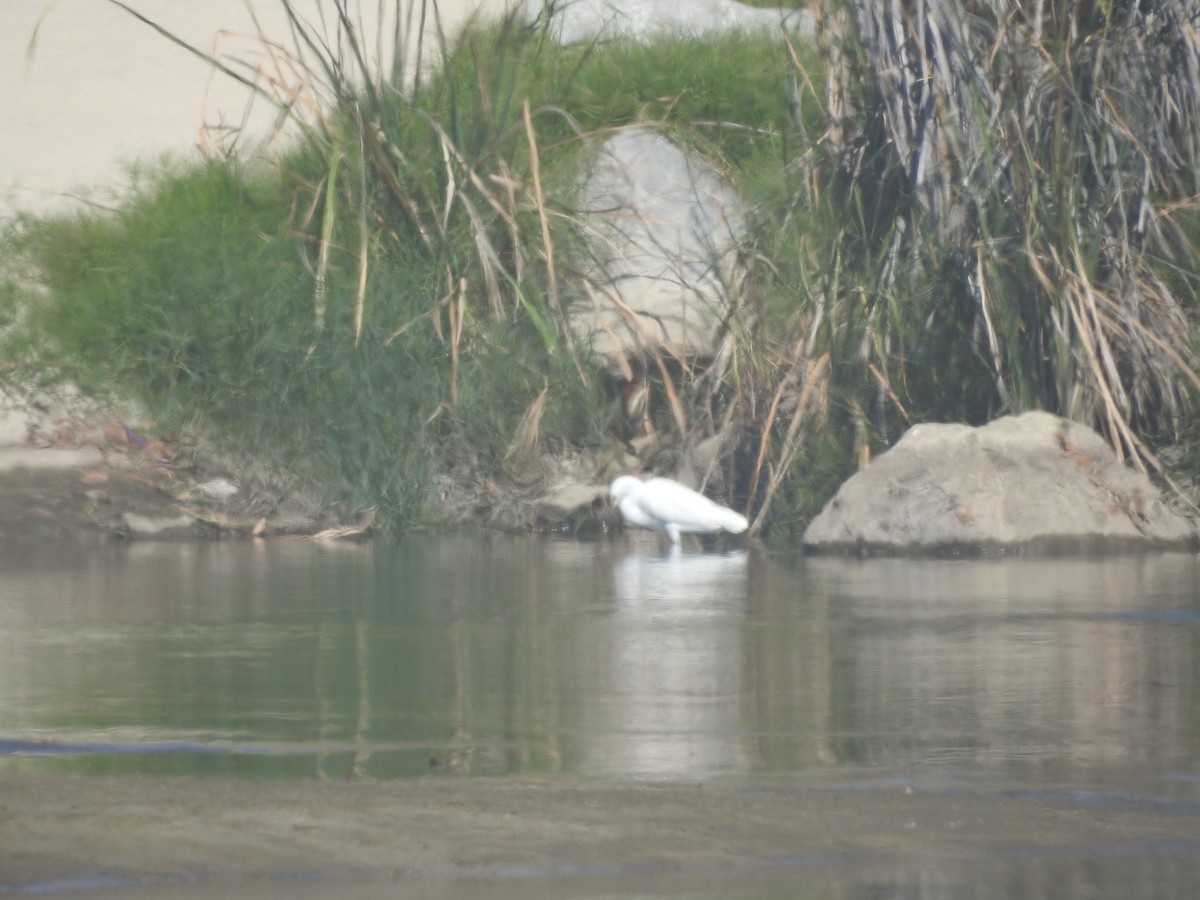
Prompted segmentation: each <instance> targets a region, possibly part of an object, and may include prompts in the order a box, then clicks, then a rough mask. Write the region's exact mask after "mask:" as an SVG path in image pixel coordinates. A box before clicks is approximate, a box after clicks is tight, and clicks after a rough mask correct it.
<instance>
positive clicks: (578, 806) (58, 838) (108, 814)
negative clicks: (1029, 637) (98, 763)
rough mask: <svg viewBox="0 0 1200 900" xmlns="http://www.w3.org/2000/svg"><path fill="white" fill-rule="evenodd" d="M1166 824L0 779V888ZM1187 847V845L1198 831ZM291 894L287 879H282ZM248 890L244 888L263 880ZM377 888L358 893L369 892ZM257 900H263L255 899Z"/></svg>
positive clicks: (950, 856) (303, 787) (938, 800)
mask: <svg viewBox="0 0 1200 900" xmlns="http://www.w3.org/2000/svg"><path fill="white" fill-rule="evenodd" d="M1179 827H1180V823H1179V820H1178V819H1177V818H1175V817H1172V816H1170V815H1166V816H1164V815H1161V814H1155V813H1152V812H1149V811H1146V810H1144V809H1136V808H1122V807H1121V806H1119V805H1113V806H1104V805H1099V806H1097V805H1087V804H1076V803H1074V802H1073V801H1072V800H1071V799H1070V798H1069V797H1067V796H1066V795H1056V794H1054V793H1047V794H1045V795H1037V794H1034V793H1033V792H1024V793H1023V794H1022V795H1013V794H1010V793H1006V792H1004V791H1001V790H996V791H994V792H989V791H987V790H980V789H978V788H976V789H973V790H970V791H966V790H963V791H959V792H954V791H951V790H944V791H942V790H931V789H925V788H921V787H919V786H918V787H916V788H908V787H905V786H904V785H898V784H894V783H887V784H880V785H877V786H870V783H868V784H867V785H866V786H864V785H863V784H862V783H861V782H860V783H858V784H857V785H856V786H855V787H854V789H852V790H846V789H844V785H838V784H813V783H805V782H804V781H794V782H787V783H773V784H769V785H756V786H755V787H753V788H749V787H740V788H739V787H735V786H711V785H706V786H701V785H694V784H636V783H635V784H628V783H598V782H573V781H557V780H540V779H508V780H493V779H460V778H454V777H430V778H427V779H422V780H418V781H397V782H388V783H375V784H367V783H329V782H295V781H287V782H283V781H279V782H247V781H230V780H224V779H173V778H86V777H39V776H21V775H0V891H2V890H4V889H6V888H7V889H13V888H18V889H29V888H30V886H31V885H55V884H56V885H60V886H66V885H68V884H69V883H71V882H72V881H76V880H78V882H79V883H81V884H82V883H87V882H88V881H89V880H92V881H98V880H100V879H110V880H112V881H114V882H115V883H118V884H119V883H127V882H134V881H139V882H141V881H146V882H149V883H153V884H158V885H159V886H162V885H166V884H178V883H189V884H193V885H199V886H200V887H201V888H203V889H205V890H211V891H213V892H214V894H215V893H216V892H217V889H221V888H223V889H226V890H227V889H229V888H230V886H232V885H237V884H239V883H242V882H244V881H246V880H247V879H266V880H267V881H268V882H278V881H279V880H280V879H284V878H299V877H304V878H310V877H311V878H319V879H321V880H323V881H325V882H326V884H327V883H328V879H337V880H344V881H346V882H348V883H349V882H351V881H353V882H355V883H359V884H366V885H370V884H376V885H387V886H388V889H387V893H386V895H387V896H390V897H395V896H408V894H398V893H397V890H398V888H403V887H404V886H405V885H408V886H417V887H420V886H422V885H423V886H424V887H425V889H426V893H425V895H428V892H427V889H428V886H429V885H430V884H431V883H444V882H446V881H447V880H450V879H455V878H467V877H469V878H482V879H501V880H506V881H512V880H522V879H524V880H528V879H529V878H533V877H545V876H555V875H558V876H567V875H569V876H572V877H578V876H580V875H590V876H602V875H624V876H627V877H628V876H631V875H634V874H639V873H640V874H654V873H672V872H673V873H680V874H688V873H691V874H693V875H699V876H702V877H703V878H704V880H705V883H706V884H709V885H710V886H711V885H713V884H714V883H715V882H714V881H713V879H714V878H717V879H719V878H720V877H722V873H726V874H728V873H730V872H733V873H738V872H740V873H741V875H740V877H741V878H742V879H743V880H744V879H745V878H746V877H749V875H750V873H752V872H753V871H755V870H756V869H759V868H776V869H778V868H783V869H786V868H788V867H789V866H790V867H793V868H794V867H796V866H799V865H801V864H803V866H804V871H805V873H806V875H805V877H806V878H817V877H821V873H822V872H824V871H826V870H841V871H842V872H843V874H845V872H846V870H847V868H850V869H854V870H856V871H859V870H861V871H866V870H868V869H873V868H884V869H887V870H889V871H892V872H896V871H898V870H904V869H907V868H912V867H917V866H929V865H930V864H931V863H933V862H935V861H939V862H938V863H937V864H938V865H943V866H944V865H945V864H946V861H947V860H957V861H962V862H964V863H970V862H972V861H974V862H976V863H978V862H980V861H986V860H1003V859H1015V858H1018V857H1020V856H1022V855H1026V854H1029V853H1034V852H1036V853H1037V854H1040V855H1042V856H1046V855H1051V856H1058V855H1062V856H1071V855H1093V854H1094V855H1102V854H1109V853H1114V852H1121V848H1122V847H1123V846H1125V845H1129V846H1133V845H1134V844H1136V845H1138V846H1140V847H1146V846H1148V845H1154V844H1160V843H1161V844H1162V845H1164V846H1167V845H1171V846H1176V847H1179V848H1181V849H1179V850H1178V851H1177V852H1180V853H1184V852H1191V853H1194V852H1195V849H1196V848H1195V847H1192V848H1191V849H1190V850H1188V849H1187V848H1183V846H1182V845H1183V843H1187V841H1182V842H1181V835H1180V832H1179ZM1192 843H1195V842H1194V841H1192ZM283 886H284V887H286V888H287V889H288V890H293V889H294V888H295V885H294V884H285V885H283ZM256 891H257V888H256ZM365 895H366V896H370V895H371V894H369V893H368V894H365ZM256 896H260V894H259V893H257V892H256Z"/></svg>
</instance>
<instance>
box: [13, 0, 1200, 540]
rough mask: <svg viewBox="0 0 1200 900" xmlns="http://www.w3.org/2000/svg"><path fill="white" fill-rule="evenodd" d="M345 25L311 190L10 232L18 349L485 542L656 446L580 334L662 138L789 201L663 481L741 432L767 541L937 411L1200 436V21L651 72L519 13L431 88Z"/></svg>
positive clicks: (756, 253) (846, 50)
mask: <svg viewBox="0 0 1200 900" xmlns="http://www.w3.org/2000/svg"><path fill="white" fill-rule="evenodd" d="M281 2H283V3H284V5H285V7H287V8H288V9H289V10H291V6H290V4H289V3H288V0H281ZM117 5H121V4H117ZM336 6H337V9H338V10H339V14H340V15H339V18H338V20H337V21H336V22H335V23H334V24H333V26H332V28H333V32H332V36H330V35H329V34H326V33H325V32H318V31H316V30H315V29H314V28H313V27H312V26H311V25H308V24H306V23H305V22H304V21H303V19H301V18H300V17H299V16H298V15H295V14H294V11H293V27H294V33H293V41H294V45H295V46H294V48H293V49H292V50H291V51H289V56H288V59H289V66H290V71H294V72H297V73H299V75H300V77H301V82H302V84H301V85H300V87H297V86H292V87H291V88H289V89H288V90H282V89H280V90H276V91H275V92H274V93H270V92H267V93H268V95H269V99H270V100H271V102H274V103H276V104H277V105H278V106H279V107H280V109H281V110H282V111H283V112H285V113H286V114H288V115H291V116H293V117H294V119H295V123H294V126H293V127H294V131H295V135H296V136H295V138H294V140H293V145H292V148H291V149H290V150H288V151H287V152H286V153H284V154H282V155H281V156H280V157H279V158H278V159H277V160H275V161H274V162H273V163H272V164H269V165H268V164H266V163H264V162H263V161H262V160H261V159H258V158H257V157H253V156H252V155H251V154H245V157H244V158H243V155H242V154H241V153H240V152H238V151H233V152H231V153H230V154H229V155H227V156H223V157H221V158H219V159H210V160H206V161H203V162H200V163H178V162H176V163H166V164H163V165H162V166H161V167H158V168H154V169H152V170H151V171H150V174H148V175H144V176H142V177H141V178H140V179H139V180H138V182H137V184H136V187H135V189H134V190H133V192H132V193H131V194H130V196H129V197H128V198H127V200H126V201H125V202H123V203H122V205H121V207H120V208H119V209H117V210H115V211H112V212H104V213H97V212H84V213H78V214H61V215H53V216H45V217H37V218H34V217H25V218H22V219H20V220H19V221H18V222H17V223H16V224H15V225H14V226H13V227H12V228H11V229H9V232H8V233H7V235H6V236H5V242H6V244H7V247H8V249H9V250H10V251H11V252H10V260H12V263H11V264H10V276H11V277H10V278H9V280H8V284H7V286H6V287H5V301H6V302H5V306H6V309H9V308H11V311H10V312H8V314H9V315H11V317H12V318H13V319H14V320H17V321H19V322H20V325H21V327H20V328H18V329H16V331H15V332H13V333H11V334H10V335H9V338H8V341H9V348H8V352H9V353H10V355H12V354H22V355H23V356H24V357H25V358H29V359H36V360H37V362H36V363H32V364H31V365H32V366H33V367H34V368H36V369H37V370H38V371H40V372H42V373H46V372H49V371H51V370H52V371H54V372H55V373H57V374H59V375H63V376H65V377H69V378H71V379H74V380H75V381H77V382H78V383H80V384H81V385H83V386H84V387H92V388H96V389H100V388H106V389H113V388H115V389H117V390H119V391H123V392H127V393H129V394H131V395H134V396H136V397H138V398H140V399H141V400H143V401H144V402H145V403H146V404H147V405H148V406H149V408H150V409H151V410H152V411H153V413H154V415H155V416H157V417H158V419H159V421H160V422H161V423H162V424H163V425H164V426H166V427H169V428H173V429H176V430H178V431H181V432H188V431H193V432H195V433H203V434H206V435H208V436H210V437H213V438H215V439H217V440H219V441H223V442H225V443H227V444H228V445H230V446H233V447H236V448H238V449H240V450H241V451H243V452H246V453H251V454H253V455H255V456H256V457H258V458H260V459H264V460H267V461H269V462H270V463H272V464H274V465H277V466H279V467H281V468H286V469H289V470H291V471H294V472H298V473H300V474H302V475H303V476H304V477H305V478H307V479H308V480H310V481H311V482H312V483H314V484H317V485H321V486H322V489H323V490H324V491H326V492H327V494H328V497H329V498H330V499H331V500H334V501H336V502H338V503H340V504H342V505H343V506H345V507H346V508H347V509H348V510H349V509H353V508H359V509H362V508H367V507H377V508H378V510H379V521H380V522H382V523H384V524H385V526H387V527H388V528H391V529H403V528H410V527H414V526H417V525H420V524H423V523H429V522H436V521H439V520H443V519H444V518H445V517H446V515H447V512H446V510H447V498H446V497H445V496H444V494H445V486H446V485H456V486H458V487H459V488H461V489H462V490H463V491H465V493H466V494H467V495H469V496H470V497H472V498H477V500H478V502H476V501H475V500H472V501H471V502H468V503H465V504H464V503H462V502H460V503H459V504H458V505H457V507H456V511H457V513H458V514H462V513H463V512H464V510H465V511H466V512H467V513H469V514H472V515H481V516H483V518H484V519H488V520H492V521H495V522H499V523H503V524H508V525H516V524H519V523H522V522H526V521H528V520H527V517H525V516H524V513H523V507H522V503H521V500H520V498H521V497H525V496H533V495H535V494H536V492H537V490H538V488H539V487H542V486H544V485H545V484H546V483H547V482H549V481H550V480H552V479H554V478H556V477H559V476H560V475H562V474H563V471H564V470H563V468H562V466H561V465H559V464H558V463H561V462H562V461H563V460H566V459H570V458H575V457H586V458H587V459H588V460H589V465H590V467H591V468H590V470H589V471H586V472H576V473H575V474H577V475H584V476H587V475H590V476H591V477H594V478H596V479H597V480H600V479H602V478H607V477H609V476H610V475H611V474H613V472H614V467H619V466H620V465H621V460H622V458H623V455H624V454H625V452H626V448H625V447H624V439H625V437H626V436H627V435H626V434H625V433H624V431H623V428H624V425H623V423H622V421H621V419H620V416H619V398H618V397H617V396H616V394H615V392H614V388H613V385H612V384H610V383H608V382H606V380H605V379H604V378H603V377H602V376H600V375H599V374H598V372H597V369H596V367H595V365H594V364H593V363H592V362H591V361H590V360H589V359H588V358H587V354H586V348H583V347H580V346H577V345H576V343H575V341H574V340H573V339H572V336H571V334H570V331H569V330H568V329H567V327H566V318H565V316H564V308H563V306H564V303H566V302H567V300H566V298H567V297H569V296H570V290H569V288H570V285H571V282H572V279H574V278H576V277H578V276H577V273H576V272H575V271H574V269H573V268H572V265H571V259H572V250H573V248H576V247H577V246H578V236H577V234H576V231H575V229H574V219H573V215H572V202H573V200H572V195H573V191H574V189H575V186H576V182H577V178H578V175H577V173H578V167H579V161H580V159H581V158H582V157H583V156H584V155H585V154H586V153H587V152H588V151H589V148H590V147H591V146H593V145H594V144H595V142H596V141H597V140H599V139H602V138H603V136H604V135H605V134H606V133H607V131H608V130H609V129H612V128H615V127H619V126H622V125H627V124H630V123H642V124H649V125H651V126H652V127H655V128H660V129H662V130H664V132H666V133H668V134H670V135H672V136H674V137H675V138H677V139H679V140H681V141H683V142H685V143H687V144H689V145H691V146H693V147H695V148H697V149H699V150H700V151H701V152H703V153H704V154H705V155H706V156H708V157H709V158H710V159H712V160H713V161H714V162H715V163H716V164H717V165H718V166H720V167H721V168H722V169H724V170H725V171H726V172H728V173H729V175H730V176H731V177H732V178H733V180H734V181H735V183H736V184H737V185H738V186H739V188H740V190H742V192H743V193H744V195H745V196H746V198H747V200H748V203H749V205H750V207H751V209H752V216H751V219H752V223H753V224H752V231H751V239H750V241H749V242H748V243H747V246H746V247H745V252H744V256H745V258H746V260H747V261H748V262H749V263H750V269H751V278H750V282H749V286H748V289H747V290H746V291H745V292H744V296H743V297H742V298H741V299H740V302H739V304H738V305H737V307H736V309H735V311H734V314H733V315H732V316H731V317H730V320H729V334H728V345H729V347H730V348H731V349H730V353H729V355H728V357H727V359H726V362H725V364H724V365H723V367H721V368H714V369H710V368H708V367H706V365H704V364H703V362H704V361H700V364H695V361H681V360H667V361H665V364H664V365H662V366H661V367H658V369H657V371H651V372H650V376H651V382H652V387H653V389H654V391H655V393H656V396H657V397H658V399H659V402H658V403H657V404H656V410H657V413H656V421H655V426H656V429H657V431H658V433H659V435H660V448H662V449H663V450H664V451H666V453H665V456H662V457H661V459H660V461H662V460H668V459H670V458H677V457H678V453H679V452H681V450H682V448H686V447H690V446H694V445H696V444H697V443H699V442H701V441H703V440H704V439H705V438H707V437H710V436H712V435H713V434H714V433H716V432H720V433H722V434H723V435H725V436H726V441H725V445H724V446H725V451H724V453H723V454H722V456H721V458H720V459H719V461H718V467H719V469H720V471H719V473H718V474H719V476H720V477H719V478H717V479H716V481H715V482H714V483H715V484H721V485H724V488H725V491H726V493H727V494H728V497H727V499H728V500H729V501H730V502H731V503H733V504H734V505H737V506H740V507H742V508H745V509H747V510H748V511H749V512H750V513H751V515H752V516H753V517H755V518H756V521H755V529H756V530H761V531H763V532H764V533H767V534H773V535H776V536H779V537H786V536H788V535H793V534H797V533H798V532H800V531H801V530H802V529H803V527H804V525H805V523H806V522H807V521H808V519H809V518H810V517H811V516H812V515H813V514H815V512H816V511H817V510H818V509H819V507H820V505H821V504H822V503H823V502H824V501H825V500H826V499H827V498H828V497H829V496H830V495H831V494H832V492H833V491H834V489H835V488H836V486H837V485H838V484H839V483H840V481H841V480H843V479H844V478H845V477H846V476H848V475H849V474H850V473H851V471H852V470H853V468H854V465H855V462H856V460H859V459H862V458H866V456H867V455H869V453H870V452H872V451H879V450H880V449H882V448H884V447H886V446H887V445H888V444H890V443H891V442H892V441H894V440H895V439H896V437H898V436H899V434H900V433H901V432H902V431H903V430H904V429H905V428H906V427H908V425H910V424H913V423H916V422H919V421H929V420H949V421H962V422H968V423H973V424H976V423H983V422H985V421H987V420H989V419H990V418H993V417H995V416H997V415H1000V414H1003V413H1006V412H1018V411H1022V410H1025V409H1029V408H1044V409H1048V410H1051V411H1054V412H1058V413H1061V414H1063V415H1066V416H1070V417H1071V418H1074V419H1079V420H1082V421H1086V422H1088V423H1089V424H1093V425H1096V426H1098V427H1099V428H1100V430H1101V431H1102V432H1103V433H1104V434H1106V435H1107V436H1108V437H1109V439H1110V440H1111V441H1112V442H1113V444H1114V446H1116V447H1117V448H1118V449H1119V450H1120V451H1121V452H1123V453H1124V454H1126V455H1127V456H1128V457H1130V458H1131V459H1133V460H1136V461H1137V462H1138V463H1139V464H1149V465H1151V466H1154V467H1157V466H1158V465H1159V463H1158V460H1157V457H1156V456H1155V448H1158V447H1161V446H1163V445H1165V444H1168V443H1172V442H1180V441H1183V442H1184V445H1185V446H1190V444H1191V443H1192V442H1194V441H1195V440H1196V435H1194V434H1191V433H1189V431H1188V425H1187V423H1188V422H1189V421H1190V420H1191V418H1192V415H1191V413H1192V408H1193V404H1194V388H1195V386H1196V385H1197V384H1200V382H1198V381H1197V377H1196V375H1195V371H1194V370H1195V357H1194V346H1195V340H1194V335H1193V325H1192V322H1191V317H1192V314H1193V311H1194V309H1195V300H1196V292H1197V270H1198V266H1197V244H1196V239H1197V219H1196V213H1197V210H1196V183H1195V180H1196V172H1197V171H1198V167H1200V158H1198V150H1200V121H1198V120H1197V113H1198V112H1200V106H1198V104H1200V46H1197V38H1196V35H1197V33H1200V21H1197V18H1196V17H1197V12H1196V9H1195V6H1194V4H1192V3H1189V2H1185V0H1157V2H1149V3H1142V4H1138V5H1133V6H1126V5H1118V6H1113V7H1111V8H1110V7H1101V6H1099V5H1095V4H1090V3H1082V2H1078V3H1073V2H1062V3H1050V4H1014V3H1011V2H1002V0H983V2H977V3H969V4H965V5H963V4H957V3H956V4H950V3H941V2H934V0H908V2H901V3H894V4H885V5H879V4H855V3H850V2H847V0H833V2H826V3H820V4H813V10H814V13H815V14H816V19H817V22H818V33H817V35H816V40H815V41H814V42H809V41H807V40H802V39H800V38H791V39H784V38H783V37H782V36H781V35H778V34H770V35H761V36H756V37H718V38H714V39H713V41H711V42H700V41H694V40H663V41H658V42H656V43H655V44H654V45H653V46H651V47H646V46H642V45H638V44H635V43H632V42H627V41H614V42H604V43H597V44H594V45H591V46H579V47H567V48H560V47H557V46H554V45H553V44H552V43H551V42H550V41H549V40H548V38H547V36H546V33H545V31H544V30H543V29H542V28H540V27H538V26H537V25H529V24H527V23H523V22H519V21H516V20H508V21H505V22H502V23H500V24H498V25H490V26H487V27H480V28H471V29H468V31H467V32H466V33H465V34H464V35H463V36H462V38H461V39H460V40H458V41H457V42H456V43H454V44H453V45H452V46H447V47H445V48H443V52H442V54H441V55H442V57H443V61H442V62H441V63H439V64H437V65H436V66H433V67H427V68H425V69H423V70H422V75H421V77H420V78H419V79H417V80H416V81H415V82H411V81H409V82H407V84H408V85H409V86H408V87H407V88H405V89H403V90H401V89H400V88H401V85H403V84H405V83H406V82H405V78H406V76H405V75H404V74H403V73H404V72H405V71H406V66H407V65H408V63H409V62H410V60H406V59H404V58H401V57H403V55H404V54H403V52H402V50H400V49H398V50H397V58H396V59H394V60H390V61H389V65H388V66H387V67H386V71H377V68H380V67H375V68H373V67H372V66H371V65H370V64H368V62H367V59H368V58H369V55H368V54H367V53H366V50H365V47H366V46H367V45H366V44H365V43H364V42H363V41H362V40H361V38H360V36H359V32H358V31H357V30H356V24H355V21H356V20H355V19H354V18H353V16H352V15H351V11H350V9H349V8H347V7H346V6H344V5H343V4H341V3H339V4H336ZM415 6H416V7H418V8H419V9H417V12H418V13H419V12H426V13H428V9H429V6H430V4H425V3H419V2H418V3H416V4H415ZM1104 10H1108V12H1107V13H1106V12H1105V11H1104ZM394 15H395V18H396V21H399V22H405V21H410V20H411V18H412V16H413V15H414V10H413V7H412V6H410V5H409V4H407V3H403V2H398V3H397V4H396V9H395V11H394ZM406 17H407V18H406ZM402 44H403V42H398V43H397V47H401V45H402ZM338 48H340V49H338ZM188 49H191V48H188ZM192 52H196V51H194V50H193V51H192ZM276 52H278V53H282V52H283V51H278V50H277V51H276ZM408 52H409V53H411V52H412V50H411V49H410V50H409V51H408ZM213 62H214V63H217V64H221V65H224V64H223V63H221V61H218V60H213ZM408 71H411V68H410V69H408ZM247 81H253V79H247ZM256 84H257V83H256ZM304 84H308V85H309V86H311V87H312V92H313V93H314V94H318V95H320V96H323V97H326V98H330V99H329V102H328V106H327V108H325V109H324V110H323V111H322V114H321V115H320V116H319V117H316V118H313V117H308V118H302V117H300V115H299V108H298V105H297V104H296V103H295V97H296V96H298V95H299V94H300V93H301V87H303V86H304ZM318 87H319V90H318ZM255 89H256V90H259V91H264V92H265V91H266V89H265V88H262V87H261V85H260V86H258V87H256V88H255ZM28 284H37V285H40V286H42V287H43V288H44V290H43V289H40V288H39V289H38V290H36V291H27V290H25V289H24V288H22V287H18V285H28ZM672 454H674V456H672ZM1191 458H1192V454H1191V452H1190V450H1189V451H1188V453H1186V454H1184V455H1183V456H1182V457H1177V460H1178V461H1181V462H1183V463H1186V462H1187V461H1188V460H1189V459H1191ZM556 460H557V461H558V463H556V462H555V461H556ZM439 486H440V487H439ZM498 497H500V498H506V499H497V498H498ZM513 497H517V498H518V499H516V500H513V499H512V498H513ZM460 500H461V498H460ZM449 505H451V506H453V505H454V504H453V503H451V504H449ZM506 505H507V507H508V513H509V514H508V515H506V516H505V517H503V518H497V515H496V508H498V507H502V506H506ZM489 506H490V508H489Z"/></svg>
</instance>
